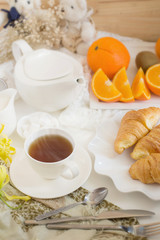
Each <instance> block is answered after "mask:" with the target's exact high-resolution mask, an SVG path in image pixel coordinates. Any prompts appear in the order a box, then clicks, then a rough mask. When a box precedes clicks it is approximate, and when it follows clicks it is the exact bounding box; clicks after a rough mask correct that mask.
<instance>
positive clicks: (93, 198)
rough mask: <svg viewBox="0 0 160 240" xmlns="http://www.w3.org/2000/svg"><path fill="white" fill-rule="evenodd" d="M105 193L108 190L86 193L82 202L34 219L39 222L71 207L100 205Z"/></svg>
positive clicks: (98, 189) (102, 189) (101, 189)
mask: <svg viewBox="0 0 160 240" xmlns="http://www.w3.org/2000/svg"><path fill="white" fill-rule="evenodd" d="M107 193H108V189H107V188H105V187H101V188H97V189H95V190H94V191H93V192H90V193H88V194H87V195H86V196H85V197H84V200H83V201H81V202H76V203H73V204H70V205H68V206H65V207H61V208H58V209H56V210H52V211H49V212H46V213H44V214H42V215H39V216H37V217H36V218H35V220H37V221H39V220H43V219H45V218H48V217H51V216H53V215H56V214H58V213H60V212H64V211H67V210H69V209H71V208H73V207H76V206H78V205H81V204H82V205H87V204H88V205H91V206H93V205H97V204H99V203H101V202H102V201H103V200H104V198H105V197H106V196H107Z"/></svg>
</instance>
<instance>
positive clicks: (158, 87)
mask: <svg viewBox="0 0 160 240" xmlns="http://www.w3.org/2000/svg"><path fill="white" fill-rule="evenodd" d="M146 82H147V85H148V87H149V89H150V90H151V91H152V92H153V93H154V94H156V95H159V96H160V64H155V65H153V66H151V67H150V68H148V70H147V72H146Z"/></svg>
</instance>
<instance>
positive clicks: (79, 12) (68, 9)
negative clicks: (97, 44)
mask: <svg viewBox="0 0 160 240" xmlns="http://www.w3.org/2000/svg"><path fill="white" fill-rule="evenodd" d="M58 8H59V11H60V12H61V13H62V16H63V17H62V18H63V20H65V28H64V31H65V33H64V35H63V37H62V45H63V46H64V47H66V48H67V49H70V50H71V51H73V52H76V53H78V54H81V55H86V53H87V51H88V47H89V46H90V43H91V41H93V39H94V37H95V34H96V30H95V27H94V23H93V21H92V19H91V15H92V13H93V11H92V10H90V11H88V8H87V3H86V0H59V6H58Z"/></svg>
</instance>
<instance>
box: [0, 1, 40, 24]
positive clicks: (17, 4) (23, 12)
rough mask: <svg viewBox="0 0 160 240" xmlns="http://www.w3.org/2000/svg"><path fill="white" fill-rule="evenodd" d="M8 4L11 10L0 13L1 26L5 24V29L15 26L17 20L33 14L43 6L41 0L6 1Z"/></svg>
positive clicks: (3, 10)
mask: <svg viewBox="0 0 160 240" xmlns="http://www.w3.org/2000/svg"><path fill="white" fill-rule="evenodd" d="M6 2H7V3H8V5H9V8H10V9H9V10H7V9H1V11H0V25H2V24H5V26H4V27H7V26H8V25H11V26H13V25H14V21H15V20H18V19H19V18H20V17H22V18H24V17H25V16H28V15H30V14H32V13H33V11H34V9H37V8H40V6H41V0H6Z"/></svg>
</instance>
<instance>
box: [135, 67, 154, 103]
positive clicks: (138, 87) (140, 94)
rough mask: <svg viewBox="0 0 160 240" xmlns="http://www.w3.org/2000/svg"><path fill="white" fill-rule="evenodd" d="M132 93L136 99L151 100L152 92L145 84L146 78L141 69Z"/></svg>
mask: <svg viewBox="0 0 160 240" xmlns="http://www.w3.org/2000/svg"><path fill="white" fill-rule="evenodd" d="M132 93H133V96H134V98H135V99H138V100H149V99H150V98H151V94H150V91H149V89H148V87H147V85H146V82H145V76H144V72H143V69H142V68H139V70H138V72H137V74H136V76H135V78H134V80H133V83H132Z"/></svg>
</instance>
